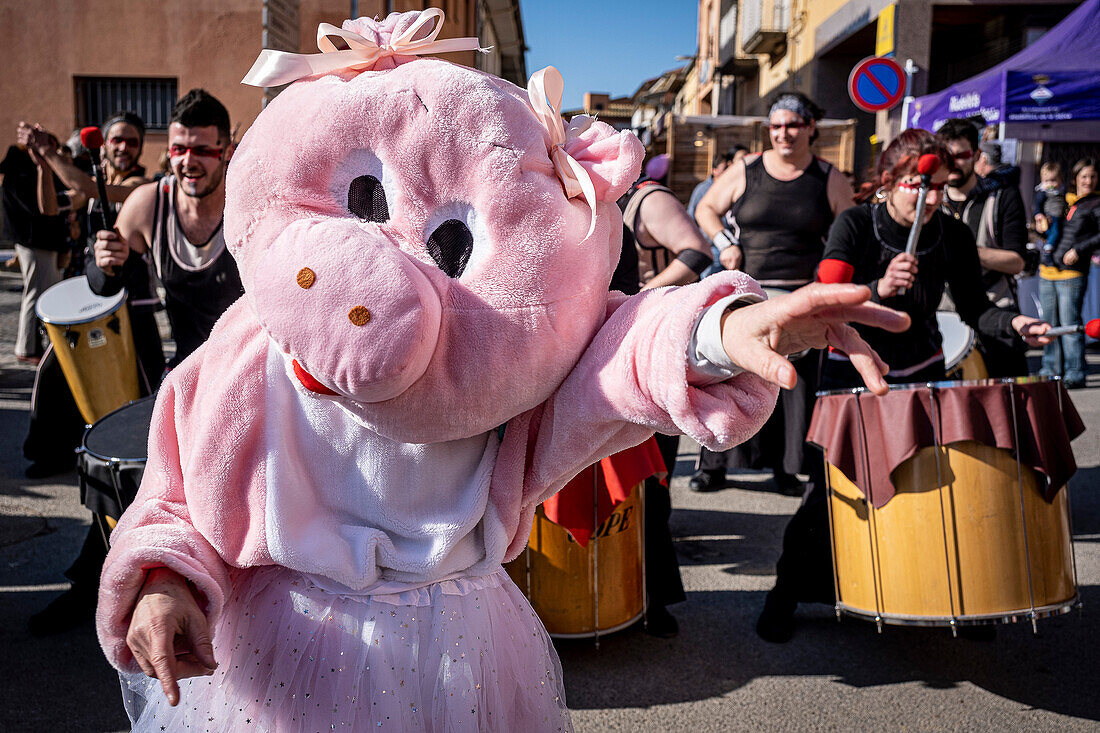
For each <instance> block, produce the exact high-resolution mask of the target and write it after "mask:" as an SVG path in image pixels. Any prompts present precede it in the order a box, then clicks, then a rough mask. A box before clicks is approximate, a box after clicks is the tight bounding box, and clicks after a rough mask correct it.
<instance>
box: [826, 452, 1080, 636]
mask: <svg viewBox="0 0 1100 733" xmlns="http://www.w3.org/2000/svg"><path fill="white" fill-rule="evenodd" d="M937 451H938V452H939V466H940V468H939V472H940V474H939V475H941V476H942V491H941V490H940V489H941V483H940V481H939V480H938V479H937V467H936V463H937V460H936V453H937ZM826 470H827V471H828V479H829V485H830V496H829V503H830V506H829V514H830V525H831V531H832V541H833V559H834V568H835V571H836V580H837V600H838V603H839V604H840V607H842V608H844V609H846V610H851V611H855V612H857V613H860V614H865V615H868V616H872V617H873V616H876V615H881V616H882V617H883V619H884V620H885V621H887V622H888V623H889V622H891V621H897V622H902V623H904V622H905V621H907V620H910V621H913V620H916V621H919V620H921V619H927V620H929V621H930V622H932V623H937V622H939V623H947V622H949V620H950V619H952V618H958V619H961V620H964V621H965V620H968V617H973V618H972V620H997V619H1000V618H1006V617H1009V616H1016V615H1026V614H1027V613H1028V612H1029V610H1030V609H1031V608H1032V607H1033V606H1034V608H1037V609H1038V608H1041V607H1045V606H1055V605H1058V604H1064V603H1069V602H1071V601H1072V600H1073V598H1074V597H1075V595H1076V588H1075V586H1074V575H1073V554H1072V552H1073V548H1072V536H1071V533H1070V523H1069V511H1068V503H1067V502H1068V500H1067V496H1066V490H1065V489H1064V488H1063V489H1062V490H1061V491H1059V492H1058V494H1057V495H1056V496H1055V499H1054V501H1053V502H1052V503H1047V502H1046V500H1045V499H1044V498H1043V496H1042V493H1041V491H1040V479H1039V476H1038V475H1037V474H1036V473H1035V471H1033V470H1032V469H1030V468H1028V467H1027V466H1019V465H1018V464H1017V462H1016V460H1015V459H1014V458H1013V456H1012V455H1011V454H1010V453H1009V452H1008V451H1006V450H1003V449H999V448H991V447H989V446H986V445H983V444H980V443H976V442H961V443H954V444H951V445H949V446H946V447H939V448H936V447H929V448H924V449H922V450H920V451H919V452H917V454H916V455H914V456H913V458H911V459H909V460H908V461H906V462H905V463H903V464H901V465H900V466H899V467H898V468H897V469H896V470H895V472H894V479H895V480H894V484H895V487H896V488H897V493H896V495H895V496H894V497H893V498H892V499H891V500H890V501H889V502H887V503H886V505H885V506H883V507H882V508H880V509H875V508H873V507H871V506H870V505H869V504H868V503H867V502H866V500H865V499H864V497H863V494H862V492H860V491H859V490H858V489H857V488H856V486H855V485H854V484H853V483H852V482H851V481H850V480H849V479H848V477H846V476H845V475H844V474H843V473H841V472H840V471H839V470H838V469H837V468H836V467H834V466H832V465H827V466H826ZM1018 471H1019V472H1020V473H1019V474H1018V473H1017V472H1018ZM1021 477H1022V478H1021ZM1021 480H1022V489H1023V490H1022V492H1021V483H1020V481H1021ZM869 510H870V514H868V511H869ZM1025 525H1026V531H1025ZM1025 537H1026V545H1025ZM1029 558H1030V572H1029ZM1029 579H1030V591H1029ZM876 591H877V599H876Z"/></svg>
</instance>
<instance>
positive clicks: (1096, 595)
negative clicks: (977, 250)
mask: <svg viewBox="0 0 1100 733" xmlns="http://www.w3.org/2000/svg"><path fill="white" fill-rule="evenodd" d="M1070 485H1071V489H1072V490H1073V494H1072V509H1073V530H1074V537H1075V538H1076V541H1077V543H1078V554H1079V555H1080V552H1081V550H1080V543H1086V542H1096V541H1098V540H1100V492H1097V491H1096V490H1095V489H1096V487H1097V486H1100V467H1092V468H1085V469H1079V470H1078V472H1077V474H1076V475H1075V476H1074V478H1073V479H1072V480H1071V484H1070ZM788 519H789V516H788V515H769V514H745V513H739V512H722V511H702V510H693V509H681V508H677V509H676V510H675V511H674V513H673V519H672V525H673V534H674V537H676V548H677V552H678V554H679V557H680V562H681V564H682V565H685V566H692V565H714V566H717V567H719V568H720V569H721V570H723V571H724V572H727V573H730V574H732V575H770V574H772V573H773V572H774V564H775V560H776V559H777V557H778V552H779V546H778V538H779V537H780V536H781V535H782V531H783V528H784V527H785V526H786V523H787V521H788ZM693 538H705V539H693ZM1079 593H1080V597H1081V600H1082V601H1083V602H1084V605H1085V608H1084V610H1083V611H1082V612H1076V611H1075V612H1073V613H1070V614H1068V615H1065V616H1059V617H1056V618H1049V619H1041V620H1040V621H1039V635H1038V636H1035V635H1033V634H1032V632H1031V626H1030V624H1028V623H1019V624H1007V625H999V626H997V638H996V639H995V640H993V641H988V642H979V641H969V640H964V639H953V638H952V637H951V635H950V633H949V631H947V630H946V629H941V628H910V627H897V626H887V627H886V628H885V629H884V632H883V633H882V634H881V635H880V634H878V633H876V631H875V626H874V625H873V624H872V623H869V622H864V621H860V620H856V619H852V618H847V617H846V618H844V619H843V620H842V621H841V622H839V623H838V622H837V620H836V618H835V616H834V613H833V610H832V608H831V607H828V606H824V605H803V606H802V607H801V608H800V610H799V614H798V618H799V627H798V633H797V635H796V636H795V638H794V639H793V640H792V641H791V642H790V643H788V644H785V645H775V644H769V643H766V642H764V641H762V640H760V639H759V638H758V637H757V636H756V634H755V632H754V629H753V626H754V624H755V621H756V617H757V614H758V613H759V611H760V608H761V606H762V605H763V601H764V592H763V591H704V592H689V593H688V600H687V601H686V602H685V603H682V604H678V605H676V606H673V607H671V610H672V611H673V613H674V615H675V616H676V617H677V619H678V620H679V622H680V627H681V634H680V636H679V637H678V638H676V639H672V640H660V639H656V638H653V637H649V636H647V635H645V634H644V633H643V632H642V631H641V630H640V628H633V629H630V630H628V631H625V632H622V633H620V634H615V635H611V636H606V637H603V638H602V639H601V640H600V648H599V649H596V648H595V646H594V644H593V643H592V642H591V641H590V640H586V641H574V640H571V641H557V642H555V645H556V647H557V649H558V651H559V654H560V655H561V660H562V666H563V668H564V670H565V682H566V692H567V700H568V703H569V706H570V707H571V708H574V709H604V708H623V707H635V708H641V707H649V706H654V705H662V704H673V703H683V702H693V701H700V700H706V699H710V698H716V697H720V696H722V695H725V694H726V693H728V692H731V691H733V690H736V689H738V688H741V687H743V686H745V685H747V684H748V683H750V682H751V681H752V680H754V679H757V678H761V677H784V676H825V677H831V678H832V679H833V680H834V681H835V683H837V684H841V685H847V686H850V687H853V688H874V687H879V686H886V685H893V684H899V683H910V682H919V683H921V684H923V685H925V686H927V687H929V688H945V689H946V688H953V687H956V686H958V685H960V684H963V683H969V684H973V685H976V686H978V687H980V688H982V689H985V690H987V691H989V692H991V693H993V694H995V695H998V696H1001V697H1004V698H1006V699H1009V700H1013V701H1016V702H1018V703H1020V704H1021V705H1025V706H1028V707H1031V708H1036V709H1042V710H1048V711H1051V712H1055V713H1059V714H1063V715H1069V716H1073V717H1078V718H1084V719H1089V720H1100V695H1097V690H1100V665H1098V664H1097V659H1098V655H1097V651H1098V649H1100V646H1098V642H1097V639H1100V615H1098V614H1097V613H1096V612H1095V611H1094V610H1093V609H1095V608H1097V607H1098V605H1100V586H1096V585H1085V586H1083V587H1081V588H1079Z"/></svg>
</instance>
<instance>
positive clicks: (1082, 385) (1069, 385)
mask: <svg viewBox="0 0 1100 733" xmlns="http://www.w3.org/2000/svg"><path fill="white" fill-rule="evenodd" d="M1062 386H1064V387H1065V388H1066V389H1084V388H1085V380H1083V379H1082V380H1081V381H1080V382H1067V381H1065V380H1063V381H1062Z"/></svg>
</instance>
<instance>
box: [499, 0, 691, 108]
mask: <svg viewBox="0 0 1100 733" xmlns="http://www.w3.org/2000/svg"><path fill="white" fill-rule="evenodd" d="M519 6H520V12H521V14H522V16H523V34H524V37H525V39H526V41H527V46H528V48H529V50H528V51H527V73H528V74H533V73H534V72H536V71H538V70H539V69H541V68H543V67H545V66H556V67H558V69H559V70H560V71H561V73H562V76H563V77H564V78H565V99H564V101H563V103H562V107H563V108H564V109H570V108H573V109H575V108H577V107H580V106H581V102H582V100H583V98H584V93H585V92H607V93H610V94H611V96H612V97H622V96H626V95H629V94H633V93H634V91H635V90H636V89H637V88H638V86H639V85H640V84H641V83H642V82H643V81H645V80H646V79H649V78H650V77H654V76H657V75H658V74H660V73H662V72H664V71H667V70H669V69H672V68H675V67H677V66H682V65H683V64H684V63H686V62H683V61H677V60H676V57H677V56H690V55H692V54H694V53H695V50H696V46H697V44H698V42H697V35H698V34H697V29H698V23H697V17H698V13H699V3H698V0H520V4H519Z"/></svg>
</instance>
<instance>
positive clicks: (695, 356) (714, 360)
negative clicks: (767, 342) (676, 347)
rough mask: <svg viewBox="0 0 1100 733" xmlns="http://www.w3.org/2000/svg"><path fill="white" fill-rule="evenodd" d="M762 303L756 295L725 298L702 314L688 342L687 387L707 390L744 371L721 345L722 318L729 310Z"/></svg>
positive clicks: (739, 294)
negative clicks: (710, 386)
mask: <svg viewBox="0 0 1100 733" xmlns="http://www.w3.org/2000/svg"><path fill="white" fill-rule="evenodd" d="M762 300H764V298H762V297H761V296H759V295H757V294H756V293H735V294H733V295H727V296H726V297H724V298H722V299H721V300H719V301H718V302H717V303H715V304H714V305H712V306H710V307H709V308H707V309H706V310H705V311H703V315H702V316H700V317H699V320H698V321H697V322H696V324H695V331H694V332H693V333H692V335H691V341H690V342H689V343H688V384H690V385H692V386H693V387H706V386H708V385H711V384H717V383H718V382H724V381H726V380H727V379H729V378H730V377H735V376H737V375H738V374H740V373H741V372H742V371H743V370H742V369H741V368H740V367H738V366H737V365H735V364H734V363H733V361H732V360H731V359H730V357H729V354H727V353H726V349H725V347H723V346H722V315H723V314H724V313H725V312H726V311H729V310H733V309H735V308H741V307H742V306H746V305H752V304H753V303H759V302H760V301H762Z"/></svg>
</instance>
